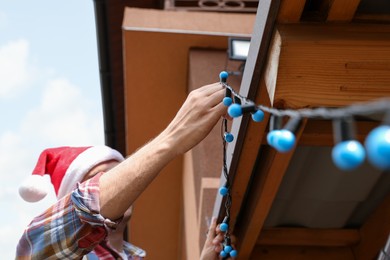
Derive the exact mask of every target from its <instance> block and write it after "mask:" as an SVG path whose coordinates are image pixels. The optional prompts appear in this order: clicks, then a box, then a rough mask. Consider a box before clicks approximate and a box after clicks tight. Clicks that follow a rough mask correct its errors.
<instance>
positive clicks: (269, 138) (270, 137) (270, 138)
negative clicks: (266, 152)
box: [267, 130, 280, 147]
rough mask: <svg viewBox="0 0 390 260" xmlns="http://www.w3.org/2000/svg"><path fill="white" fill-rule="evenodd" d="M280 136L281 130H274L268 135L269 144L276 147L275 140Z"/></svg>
mask: <svg viewBox="0 0 390 260" xmlns="http://www.w3.org/2000/svg"><path fill="white" fill-rule="evenodd" d="M279 134H280V130H272V131H270V132H269V133H268V134H267V143H268V144H269V145H270V146H272V147H274V139H275V137H276V136H278V135H279Z"/></svg>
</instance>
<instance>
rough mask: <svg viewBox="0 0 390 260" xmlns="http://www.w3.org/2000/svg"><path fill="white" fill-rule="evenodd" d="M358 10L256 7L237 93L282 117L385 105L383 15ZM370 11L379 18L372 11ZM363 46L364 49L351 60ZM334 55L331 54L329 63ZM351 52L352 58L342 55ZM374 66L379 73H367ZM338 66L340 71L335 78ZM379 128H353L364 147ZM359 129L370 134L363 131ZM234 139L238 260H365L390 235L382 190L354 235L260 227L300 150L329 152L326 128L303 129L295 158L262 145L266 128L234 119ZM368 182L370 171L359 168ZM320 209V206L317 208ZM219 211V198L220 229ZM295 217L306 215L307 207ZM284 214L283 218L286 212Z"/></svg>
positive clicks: (310, 124)
mask: <svg viewBox="0 0 390 260" xmlns="http://www.w3.org/2000/svg"><path fill="white" fill-rule="evenodd" d="M373 2H374V1H371V3H372V4H373ZM279 4H280V5H279ZM364 4H369V3H368V2H367V1H304V0H303V1H302V0H301V1H298V0H297V1H281V2H280V3H279V2H278V1H261V2H260V3H259V9H258V13H257V17H256V22H255V28H254V32H253V34H252V41H251V49H250V52H249V56H248V60H247V64H246V68H245V71H244V75H243V80H242V83H241V88H240V94H242V95H243V96H247V97H249V98H250V99H252V100H255V101H256V103H257V104H264V105H273V106H274V107H277V108H281V109H285V108H304V107H318V106H331V107H339V106H345V105H349V104H351V103H354V102H362V101H367V100H371V99H375V98H381V97H384V96H390V81H389V80H390V77H389V75H390V74H389V67H388V66H389V64H390V52H389V47H390V45H389V44H390V38H389V37H388V36H389V35H390V34H389V32H390V31H389V29H390V27H389V25H388V23H389V17H390V16H389V14H390V13H389V8H388V7H387V13H386V14H384V11H383V9H382V10H381V13H380V14H378V13H376V14H374V13H375V12H374V11H373V13H369V14H367V13H364V12H365V11H366V10H367V9H369V8H368V7H367V6H366V7H364V8H363V7H361V5H364ZM365 8H367V9H365ZM373 9H375V10H377V11H378V8H373ZM370 10H371V9H370ZM363 22H364V24H363ZM367 23H370V24H367ZM301 30H302V31H301ZM298 31H301V33H300V32H298ZM328 32H331V33H330V34H328ZM290 37H291V38H290ZM306 44H308V45H306ZM298 46H299V47H298ZM295 47H297V49H294V48H295ZM360 47H362V49H361V50H360V51H356V50H357V49H359V48H360ZM382 47H384V48H385V49H381V48H382ZM290 51H291V52H290ZM333 51H335V53H337V54H336V56H334V57H332V55H333V54H332V53H334V52H333ZM350 51H352V52H353V53H351V54H348V52H350ZM374 53H375V54H374ZM322 55H323V56H322ZM360 55H361V56H360ZM376 55H377V56H376ZM306 58H308V59H307V60H306ZM317 62H318V63H317ZM338 62H340V63H339V64H337V63H338ZM374 64H381V65H380V67H376V68H375V69H374V67H375V66H376V65H374ZM300 66H303V67H300ZM340 66H341V70H342V72H340V71H339V72H337V70H338V69H340ZM355 66H357V67H355ZM304 67H305V68H304ZM352 67H354V68H352ZM355 72H356V74H355ZM377 73H378V75H376V74H377ZM333 80H335V81H334V82H332V81H333ZM320 85H322V87H321V86H320ZM284 86H285V87H284ZM371 88H372V89H371ZM312 94H314V96H312ZM265 120H268V118H266V119H265ZM377 124H378V122H372V121H371V122H364V121H362V122H358V125H359V126H358V128H359V129H363V130H362V132H361V133H360V134H361V137H360V138H361V140H363V139H364V137H365V136H366V135H367V133H368V131H369V129H372V128H373V127H375V126H376V125H377ZM364 125H366V126H367V125H370V127H369V128H366V130H364V128H365V127H364ZM314 129H316V130H314ZM326 129H327V130H326ZM313 130H314V131H313ZM232 133H233V134H234V135H237V142H236V143H235V144H233V145H231V146H229V150H228V155H231V156H230V157H229V158H228V166H229V171H230V177H231V179H232V184H231V189H232V201H233V204H232V207H231V219H232V220H233V225H234V228H233V233H235V234H236V235H237V241H238V248H239V250H240V258H242V259H249V258H253V259H260V257H261V259H290V258H291V257H297V259H329V258H330V257H333V258H336V259H372V258H374V257H376V256H377V255H378V252H379V251H380V249H381V248H382V247H383V246H384V245H385V243H386V240H387V238H388V235H389V231H390V223H389V221H388V220H386V219H389V217H390V216H389V206H390V205H389V199H390V197H389V196H390V195H389V188H386V189H385V191H384V195H383V196H384V197H382V200H381V203H380V204H379V206H378V207H377V208H376V209H371V211H370V212H369V213H370V214H369V216H368V217H367V218H365V219H364V220H363V223H360V224H361V225H358V226H354V227H353V228H352V227H347V226H341V227H338V228H308V227H307V226H306V227H305V224H307V223H308V222H301V225H303V226H302V227H299V226H297V224H296V223H295V224H294V222H293V223H285V225H287V226H285V225H284V226H279V227H266V226H265V222H266V221H267V218H270V216H269V214H271V213H273V212H272V208H275V204H276V203H277V202H278V201H277V198H278V193H280V192H283V191H282V190H280V188H281V183H282V182H283V180H284V179H286V175H287V173H288V169H289V168H291V167H292V166H293V165H294V164H295V163H296V160H294V159H293V157H294V154H295V153H296V151H297V149H299V147H300V146H332V145H333V140H332V139H333V137H332V130H331V125H330V122H329V121H328V122H327V123H326V122H319V121H311V120H309V121H305V122H304V124H303V126H302V127H301V129H300V131H299V132H298V133H297V140H298V141H297V142H298V145H297V146H296V148H295V149H296V150H294V151H291V152H289V153H286V154H282V153H277V152H276V151H275V150H273V149H271V148H270V147H269V146H267V145H264V144H265V142H264V137H265V135H266V133H267V129H266V126H264V125H257V124H255V123H253V122H252V121H251V120H250V119H249V118H246V117H243V118H240V119H238V120H235V122H233V129H232ZM309 139H310V141H308V140H309ZM308 156H310V154H309V155H308ZM244 158H245V159H244ZM309 160H310V159H309ZM330 164H331V163H330ZM328 166H329V163H328V165H327V164H326V163H325V160H323V164H322V165H321V164H320V165H318V166H317V167H328ZM330 170H333V171H334V169H330ZM371 171H372V170H371ZM330 173H331V172H330ZM296 174H299V172H298V173H296ZM365 174H371V172H370V171H367V169H366V171H365ZM384 174H386V173H384ZM299 181H301V182H305V181H306V180H305V179H300V180H299ZM385 182H386V186H387V187H389V186H390V180H389V179H388V178H387V179H386V180H385ZM323 185H326V183H324V184H323ZM361 185H362V186H361V187H352V186H348V185H347V186H344V189H360V188H364V185H365V184H364V183H362V184H361ZM288 188H291V187H290V186H289V187H288ZM386 194H387V195H386ZM305 195H306V196H308V197H309V198H310V196H311V195H310V194H305ZM339 199H340V201H342V200H343V199H344V198H343V197H340V198H339ZM317 203H318V207H321V206H320V204H321V201H317ZM223 205H224V200H223V199H222V198H220V200H219V201H217V202H216V205H215V211H216V212H218V213H219V215H220V220H222V219H223V216H224V214H225V212H224V211H225V209H224V206H223ZM321 205H322V204H321ZM279 206H280V205H279ZM302 210H304V211H305V210H307V211H309V210H310V207H309V205H307V207H306V208H304V209H302ZM284 214H289V213H288V211H284ZM333 214H336V215H337V214H341V213H337V212H334V211H332V210H329V211H328V212H327V211H325V215H323V216H317V220H319V219H321V218H332V215H333ZM287 217H288V216H287ZM271 222H272V221H271ZM288 225H292V226H288ZM367 232H368V233H367ZM368 237H370V238H368ZM292 246H293V247H292ZM294 259H295V258H294Z"/></svg>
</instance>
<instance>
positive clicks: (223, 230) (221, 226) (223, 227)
mask: <svg viewBox="0 0 390 260" xmlns="http://www.w3.org/2000/svg"><path fill="white" fill-rule="evenodd" d="M219 229H220V230H221V231H222V232H226V231H227V230H228V229H229V225H228V224H226V223H221V225H219Z"/></svg>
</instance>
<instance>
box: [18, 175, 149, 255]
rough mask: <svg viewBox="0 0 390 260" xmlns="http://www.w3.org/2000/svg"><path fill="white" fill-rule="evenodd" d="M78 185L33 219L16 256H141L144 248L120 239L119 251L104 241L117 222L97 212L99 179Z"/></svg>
mask: <svg viewBox="0 0 390 260" xmlns="http://www.w3.org/2000/svg"><path fill="white" fill-rule="evenodd" d="M100 176H101V174H98V175H96V176H94V177H93V178H91V179H89V180H87V181H86V182H84V183H82V184H79V185H78V188H77V189H76V190H75V191H73V192H72V193H71V194H69V195H67V196H65V197H64V198H62V199H61V200H59V201H58V202H57V203H56V204H54V205H53V206H51V207H50V208H49V209H48V210H46V211H45V212H44V213H43V214H41V215H39V216H37V217H36V218H34V220H33V221H32V222H31V223H30V225H29V226H28V227H27V229H26V230H25V231H24V233H23V236H22V238H21V239H20V241H19V244H18V246H17V252H16V256H17V259H82V258H83V257H84V256H86V257H87V259H143V257H145V251H143V250H142V249H140V248H138V247H136V246H134V245H131V244H130V243H127V242H126V241H123V243H124V244H123V250H124V252H122V254H120V253H119V252H118V251H116V250H115V249H114V248H112V247H111V246H110V245H109V244H108V243H107V241H106V238H107V235H108V232H109V231H110V229H115V227H116V225H117V224H118V223H119V222H120V220H119V221H116V222H114V221H111V220H109V219H105V218H104V217H103V216H102V215H100V213H99V212H100V206H99V178H100Z"/></svg>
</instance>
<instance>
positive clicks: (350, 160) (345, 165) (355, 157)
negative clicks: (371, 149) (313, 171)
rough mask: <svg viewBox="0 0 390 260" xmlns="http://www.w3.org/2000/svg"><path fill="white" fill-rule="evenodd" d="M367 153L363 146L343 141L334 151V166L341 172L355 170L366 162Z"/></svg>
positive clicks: (353, 141)
mask: <svg viewBox="0 0 390 260" xmlns="http://www.w3.org/2000/svg"><path fill="white" fill-rule="evenodd" d="M365 156H366V152H365V150H364V148H363V146H362V145H361V144H360V143H359V142H358V141H355V140H348V141H343V142H340V143H338V144H337V145H335V146H334V147H333V149H332V159H333V162H334V164H335V165H336V166H337V167H338V168H340V169H341V170H353V169H355V168H357V167H358V166H359V165H360V164H362V163H363V162H364V158H365Z"/></svg>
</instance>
